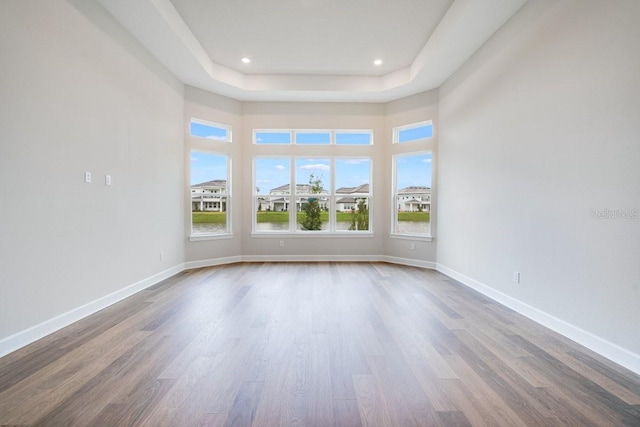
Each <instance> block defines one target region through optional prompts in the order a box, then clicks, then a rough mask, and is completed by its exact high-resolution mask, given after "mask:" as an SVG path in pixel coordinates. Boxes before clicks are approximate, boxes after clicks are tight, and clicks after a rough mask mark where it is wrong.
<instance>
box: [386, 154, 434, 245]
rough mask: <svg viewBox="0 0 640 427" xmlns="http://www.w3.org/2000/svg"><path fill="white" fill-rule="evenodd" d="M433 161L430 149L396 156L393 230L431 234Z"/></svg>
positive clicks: (412, 233)
mask: <svg viewBox="0 0 640 427" xmlns="http://www.w3.org/2000/svg"><path fill="white" fill-rule="evenodd" d="M431 161H432V154H431V153H430V152H421V153H408V154H398V155H395V156H394V158H393V164H394V168H393V169H394V186H393V203H394V206H393V233H394V234H402V235H411V236H422V237H429V236H431V170H432V164H431Z"/></svg>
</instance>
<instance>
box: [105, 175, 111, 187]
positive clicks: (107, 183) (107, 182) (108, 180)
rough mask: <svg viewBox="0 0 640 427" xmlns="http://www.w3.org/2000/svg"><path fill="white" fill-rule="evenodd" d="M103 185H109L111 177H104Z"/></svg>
mask: <svg viewBox="0 0 640 427" xmlns="http://www.w3.org/2000/svg"><path fill="white" fill-rule="evenodd" d="M104 185H111V175H105V176H104Z"/></svg>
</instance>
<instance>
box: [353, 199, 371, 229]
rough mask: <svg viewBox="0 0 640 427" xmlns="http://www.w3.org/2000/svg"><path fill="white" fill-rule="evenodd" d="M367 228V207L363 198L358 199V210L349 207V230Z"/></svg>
mask: <svg viewBox="0 0 640 427" xmlns="http://www.w3.org/2000/svg"><path fill="white" fill-rule="evenodd" d="M368 229H369V209H367V205H366V204H365V199H358V210H356V209H351V225H350V226H349V230H352V231H353V230H360V231H362V230H368Z"/></svg>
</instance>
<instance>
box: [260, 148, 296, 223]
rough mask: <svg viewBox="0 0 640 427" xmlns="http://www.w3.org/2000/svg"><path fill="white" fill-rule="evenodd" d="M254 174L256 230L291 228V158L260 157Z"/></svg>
mask: <svg viewBox="0 0 640 427" xmlns="http://www.w3.org/2000/svg"><path fill="white" fill-rule="evenodd" d="M253 175H254V188H255V191H256V192H255V194H254V205H255V212H256V215H255V221H254V226H253V229H254V231H256V232H274V231H276V232H277V231H289V222H290V221H289V213H288V212H289V209H290V204H291V158H288V157H287V158H273V157H268V158H256V159H254V163H253Z"/></svg>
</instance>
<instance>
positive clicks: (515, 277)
mask: <svg viewBox="0 0 640 427" xmlns="http://www.w3.org/2000/svg"><path fill="white" fill-rule="evenodd" d="M513 282H514V283H520V272H519V271H514V272H513Z"/></svg>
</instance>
